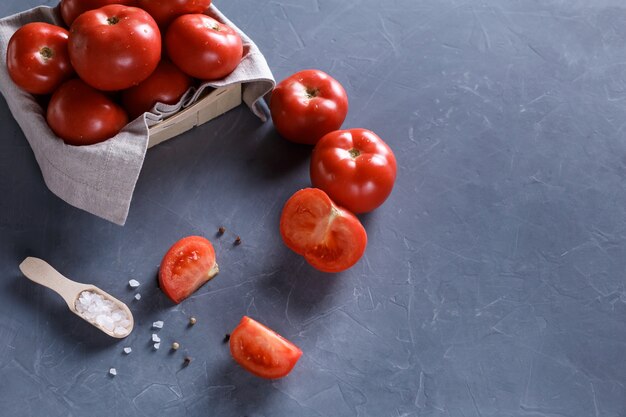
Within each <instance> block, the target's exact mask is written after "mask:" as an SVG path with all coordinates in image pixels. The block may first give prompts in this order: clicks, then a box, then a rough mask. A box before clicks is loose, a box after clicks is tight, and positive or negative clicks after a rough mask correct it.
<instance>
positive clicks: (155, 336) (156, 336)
mask: <svg viewBox="0 0 626 417" xmlns="http://www.w3.org/2000/svg"><path fill="white" fill-rule="evenodd" d="M152 341H153V342H156V343H159V342H160V341H161V338H160V337H159V336H158V335H157V334H156V333H152Z"/></svg>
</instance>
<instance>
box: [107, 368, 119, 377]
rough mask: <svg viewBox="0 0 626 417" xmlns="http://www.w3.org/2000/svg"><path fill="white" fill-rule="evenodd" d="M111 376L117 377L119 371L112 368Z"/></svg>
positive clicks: (110, 370)
mask: <svg viewBox="0 0 626 417" xmlns="http://www.w3.org/2000/svg"><path fill="white" fill-rule="evenodd" d="M109 374H111V375H113V376H115V375H117V370H116V369H115V368H111V369H109Z"/></svg>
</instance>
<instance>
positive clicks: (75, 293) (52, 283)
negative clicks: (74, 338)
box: [20, 257, 135, 339]
mask: <svg viewBox="0 0 626 417" xmlns="http://www.w3.org/2000/svg"><path fill="white" fill-rule="evenodd" d="M20 271H22V273H23V274H24V275H25V276H26V278H28V279H30V280H31V281H33V282H36V283H37V284H41V285H43V286H44V287H48V288H50V289H51V290H54V291H55V292H56V293H57V294H59V295H60V296H61V297H63V299H64V300H65V302H66V303H67V306H68V307H69V308H70V311H72V313H74V314H76V315H77V316H78V317H80V318H81V319H83V320H85V321H86V322H87V323H89V324H91V325H93V326H95V327H97V328H98V329H100V330H102V331H103V332H104V333H106V334H108V335H109V336H111V337H115V338H118V339H122V338H124V337H126V336H128V335H129V334H130V332H131V331H132V330H133V326H134V325H135V321H134V320H133V315H132V313H131V312H130V309H129V308H128V306H127V305H126V304H124V303H123V302H121V301H120V300H118V299H117V298H115V297H113V296H112V295H110V294H109V293H107V292H105V291H102V290H101V289H100V288H98V287H96V286H93V285H88V284H82V283H80V282H75V281H72V280H71V279H68V278H66V277H64V276H63V275H61V274H60V273H59V272H58V271H57V270H56V269H54V268H53V267H52V266H50V265H49V264H48V263H47V262H46V261H44V260H42V259H39V258H33V257H28V258H26V259H24V261H22V263H21V264H20ZM83 291H90V292H93V293H96V294H100V295H101V296H102V297H103V298H104V299H105V300H110V301H112V302H113V303H114V304H115V305H116V306H117V308H119V309H120V310H122V311H123V312H125V313H126V316H127V318H128V320H129V321H130V325H129V326H128V327H127V329H128V332H127V333H124V334H115V333H114V332H113V331H109V330H107V329H106V328H105V327H103V326H100V325H98V323H96V322H95V321H91V320H89V319H87V318H86V317H83V316H82V315H81V314H80V313H79V312H78V310H77V309H76V300H77V299H78V297H79V296H80V294H81V293H82V292H83Z"/></svg>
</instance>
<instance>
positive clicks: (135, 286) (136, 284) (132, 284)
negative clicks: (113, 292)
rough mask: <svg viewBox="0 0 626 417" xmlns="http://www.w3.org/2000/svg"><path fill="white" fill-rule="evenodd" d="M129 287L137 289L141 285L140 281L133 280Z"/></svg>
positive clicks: (129, 282)
mask: <svg viewBox="0 0 626 417" xmlns="http://www.w3.org/2000/svg"><path fill="white" fill-rule="evenodd" d="M128 285H130V287H131V288H137V287H138V286H140V285H141V284H139V281H137V280H136V279H131V280H130V281H128Z"/></svg>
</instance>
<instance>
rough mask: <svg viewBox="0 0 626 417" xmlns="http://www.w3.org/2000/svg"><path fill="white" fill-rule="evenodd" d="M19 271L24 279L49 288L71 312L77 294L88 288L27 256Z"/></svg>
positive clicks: (40, 261) (42, 262) (73, 308)
mask: <svg viewBox="0 0 626 417" xmlns="http://www.w3.org/2000/svg"><path fill="white" fill-rule="evenodd" d="M20 271H22V273H23V274H24V275H25V276H26V278H28V279H30V280H31V281H33V282H36V283H37V284H41V285H43V286H44V287H48V288H50V289H51V290H53V291H55V292H56V293H57V294H59V295H60V296H61V297H63V299H64V300H65V302H66V303H67V305H68V307H69V308H70V309H71V310H72V311H75V309H76V307H75V305H74V303H75V301H76V297H77V296H78V294H79V293H80V292H81V291H83V290H85V289H88V288H90V286H89V285H86V284H81V283H78V282H75V281H72V280H71V279H68V278H66V277H64V276H63V275H61V273H59V271H57V270H56V269H54V268H53V267H52V266H50V264H48V263H47V262H46V261H44V260H42V259H39V258H33V257H30V256H29V257H28V258H26V259H24V260H23V261H22V263H21V264H20Z"/></svg>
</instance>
